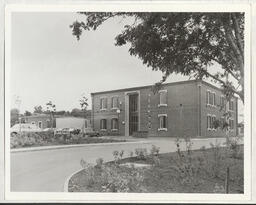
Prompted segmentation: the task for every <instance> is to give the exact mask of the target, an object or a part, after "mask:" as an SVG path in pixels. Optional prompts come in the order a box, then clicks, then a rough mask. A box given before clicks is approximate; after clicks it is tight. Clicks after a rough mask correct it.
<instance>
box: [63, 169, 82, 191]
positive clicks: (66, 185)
mask: <svg viewBox="0 0 256 205" xmlns="http://www.w3.org/2000/svg"><path fill="white" fill-rule="evenodd" d="M82 170H84V168H81V169H79V170H77V171H75V172H73V173H72V174H70V175H69V176H68V177H67V178H66V180H65V183H64V186H63V191H64V192H68V184H69V180H70V179H71V178H72V176H74V175H75V174H77V173H78V172H80V171H82Z"/></svg>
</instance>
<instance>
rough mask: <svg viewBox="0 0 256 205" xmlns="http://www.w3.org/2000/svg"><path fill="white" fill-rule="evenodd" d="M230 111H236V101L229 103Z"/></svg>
mask: <svg viewBox="0 0 256 205" xmlns="http://www.w3.org/2000/svg"><path fill="white" fill-rule="evenodd" d="M229 110H230V111H234V101H233V100H230V101H229Z"/></svg>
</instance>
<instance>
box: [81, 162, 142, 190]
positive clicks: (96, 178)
mask: <svg viewBox="0 0 256 205" xmlns="http://www.w3.org/2000/svg"><path fill="white" fill-rule="evenodd" d="M97 161H98V162H99V163H100V164H101V163H102V162H103V161H102V160H97ZM96 163H97V162H96ZM80 164H81V166H82V167H83V168H84V172H85V175H86V182H85V184H86V186H87V187H92V186H100V192H140V191H143V187H142V186H141V182H142V181H143V179H144V178H143V170H138V169H135V168H127V167H120V166H115V165H111V164H107V165H106V164H103V163H102V164H101V169H100V172H99V170H97V169H95V167H94V166H93V165H91V164H89V163H87V162H86V161H84V160H83V159H81V161H80ZM97 166H98V165H96V167H97ZM123 169H129V172H126V171H124V170H123Z"/></svg>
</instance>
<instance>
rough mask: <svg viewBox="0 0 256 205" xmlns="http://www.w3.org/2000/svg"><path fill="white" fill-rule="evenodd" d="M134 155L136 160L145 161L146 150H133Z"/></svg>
mask: <svg viewBox="0 0 256 205" xmlns="http://www.w3.org/2000/svg"><path fill="white" fill-rule="evenodd" d="M135 155H136V157H137V159H138V160H146V156H147V149H146V148H137V149H135Z"/></svg>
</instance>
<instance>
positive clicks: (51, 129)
mask: <svg viewBox="0 0 256 205" xmlns="http://www.w3.org/2000/svg"><path fill="white" fill-rule="evenodd" d="M43 131H44V132H49V131H55V128H45V129H43Z"/></svg>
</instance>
